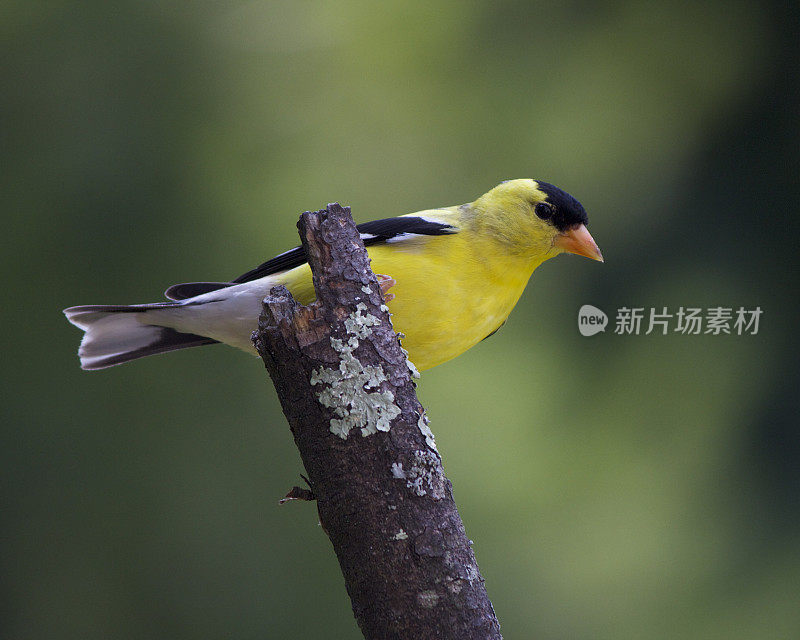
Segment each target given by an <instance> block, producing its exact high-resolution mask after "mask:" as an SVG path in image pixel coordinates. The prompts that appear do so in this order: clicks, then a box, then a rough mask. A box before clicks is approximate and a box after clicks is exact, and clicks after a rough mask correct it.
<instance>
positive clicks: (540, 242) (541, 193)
mask: <svg viewBox="0 0 800 640" xmlns="http://www.w3.org/2000/svg"><path fill="white" fill-rule="evenodd" d="M473 207H474V208H475V209H477V210H478V211H479V212H480V217H481V218H482V219H483V220H482V221H483V222H484V223H485V224H488V225H490V226H491V228H492V233H493V235H494V236H495V237H497V238H498V239H499V240H500V241H501V242H504V243H505V244H507V245H508V246H509V247H510V248H511V249H516V250H521V251H524V252H525V253H530V254H532V255H536V256H538V257H541V258H542V259H543V260H546V259H547V258H552V257H553V256H556V255H558V254H559V253H564V252H566V253H575V254H577V255H579V256H586V257H587V258H591V259H592V260H599V261H600V262H602V261H603V256H602V254H601V253H600V249H599V248H598V246H597V243H596V242H595V241H594V238H592V236H591V235H590V234H589V231H588V230H587V229H586V225H587V224H588V222H589V218H588V216H587V215H586V210H585V209H584V208H583V205H581V203H580V202H578V201H577V200H576V199H575V198H573V197H572V196H571V195H569V194H568V193H566V192H565V191H562V190H561V189H559V188H558V187H554V186H553V185H552V184H549V183H547V182H542V181H537V180H530V179H527V178H525V179H519V180H506V181H505V182H502V183H500V184H499V185H497V186H496V187H495V188H494V189H492V190H491V191H489V192H487V193H485V194H484V195H482V196H481V197H480V198H478V199H477V200H476V201H475V202H474V203H473Z"/></svg>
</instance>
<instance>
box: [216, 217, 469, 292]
mask: <svg viewBox="0 0 800 640" xmlns="http://www.w3.org/2000/svg"><path fill="white" fill-rule="evenodd" d="M356 228H357V229H358V232H359V233H360V234H361V239H362V240H363V241H364V244H365V245H366V246H368V247H369V246H372V245H374V244H379V243H381V242H387V241H390V240H393V239H394V240H400V239H401V236H410V235H421V236H441V235H446V234H448V233H457V232H458V229H457V228H456V227H453V226H451V225H449V224H446V223H444V222H436V221H435V220H426V219H425V218H420V217H417V216H402V217H398V218H384V219H383V220H373V221H372V222H365V223H363V224H359V225H357V226H356ZM305 263H306V252H305V251H304V250H303V247H295V248H294V249H291V250H289V251H286V252H285V253H281V254H280V255H277V256H275V257H274V258H272V260H267V261H266V262H265V263H263V264H260V265H259V266H257V267H256V268H255V269H252V270H250V271H248V272H247V273H243V274H242V275H240V276H239V277H238V278H236V279H234V280H231V282H232V283H234V284H241V283H242V282H251V281H252V280H258V279H259V278H263V277H264V276H271V275H272V274H273V273H279V272H281V271H286V270H287V269H294V268H295V267H299V266H300V265H301V264H305Z"/></svg>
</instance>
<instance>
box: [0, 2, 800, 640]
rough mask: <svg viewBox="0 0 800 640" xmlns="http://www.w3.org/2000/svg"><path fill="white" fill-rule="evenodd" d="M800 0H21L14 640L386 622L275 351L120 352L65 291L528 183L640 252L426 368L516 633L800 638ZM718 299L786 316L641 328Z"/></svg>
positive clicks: (170, 277) (458, 479)
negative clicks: (289, 494)
mask: <svg viewBox="0 0 800 640" xmlns="http://www.w3.org/2000/svg"><path fill="white" fill-rule="evenodd" d="M790 5H791V3H783V2H774V3H767V2H761V3H758V2H722V1H719V2H700V3H691V4H690V3H682V2H674V1H669V0H666V1H664V0H661V1H658V2H634V1H630V2H605V3H589V2H582V1H577V0H575V1H572V2H555V1H552V2H538V3H528V2H502V1H501V2H491V3H490V2H470V3H462V2H425V3H409V2H387V3H381V4H377V3H367V2H341V1H339V2H310V1H295V2H291V3H288V2H285V3H284V2H274V3H270V2H230V1H211V0H207V1H193V2H164V1H163V0H159V1H155V0H153V1H141V0H128V1H125V0H115V1H113V2H105V1H104V2H100V1H94V2H82V3H75V2H64V1H59V0H51V1H48V2H41V3H33V2H29V0H10V1H7V2H5V3H3V8H2V10H0V52H1V55H2V61H3V62H2V65H1V66H0V82H1V83H2V84H1V87H2V90H0V118H1V120H2V127H1V132H2V133H1V135H2V146H1V147H0V153H2V156H3V162H2V166H3V169H2V172H0V182H1V183H2V189H0V199H2V214H3V220H4V224H3V245H4V248H3V250H2V253H1V254H0V255H1V256H2V257H1V258H0V259H2V264H3V274H4V280H5V291H6V295H4V299H3V305H2V306H3V310H2V318H3V324H4V330H3V331H2V341H3V346H2V348H3V352H2V353H3V356H2V362H3V365H4V369H5V373H4V377H3V380H4V382H3V402H2V411H3V420H2V441H0V462H2V466H3V476H4V483H3V489H2V512H3V513H2V525H0V527H2V529H1V531H2V545H0V562H2V564H1V565H0V575H2V578H0V580H2V588H3V602H4V609H5V610H6V611H5V614H4V615H3V618H4V620H5V622H4V623H3V624H4V626H5V630H4V631H2V632H0V634H1V635H2V637H4V638H13V639H21V638H42V639H44V638H47V639H50V638H83V639H85V638H172V639H183V638H187V639H188V638H227V637H230V638H358V637H360V635H359V632H358V630H357V628H356V625H355V623H354V620H353V618H352V614H351V612H350V608H349V601H348V599H347V596H346V594H345V590H344V586H343V581H342V578H341V575H340V574H339V570H338V566H337V564H336V560H335V558H334V555H333V553H332V550H331V547H330V544H329V543H328V541H327V539H326V538H325V536H324V534H323V532H322V531H321V530H320V528H319V526H318V525H317V518H316V510H315V509H314V507H313V506H311V505H305V504H291V505H288V506H284V507H278V506H277V503H276V501H277V499H278V498H279V497H280V496H282V495H283V494H284V493H285V492H286V491H287V490H288V489H289V488H290V487H291V486H292V485H293V484H296V483H297V482H298V477H299V474H300V473H301V472H302V467H301V465H300V462H299V457H298V454H297V452H296V450H295V448H294V445H293V443H292V440H291V437H290V434H289V431H288V429H287V426H286V424H285V421H284V419H283V416H282V414H281V412H280V409H279V406H278V403H277V400H276V398H275V393H274V390H273V389H272V387H271V384H270V382H269V380H268V379H267V376H266V372H265V371H264V369H263V366H262V364H261V363H260V361H259V360H257V359H255V358H250V357H248V356H246V355H244V354H242V353H240V352H237V351H234V350H232V349H228V348H224V347H217V346H215V347H208V348H203V349H196V350H188V351H183V352H178V353H174V354H171V355H169V356H166V357H159V358H150V359H145V360H141V361H138V362H135V363H133V364H130V365H126V366H124V367H119V368H115V369H112V370H108V371H102V372H97V373H85V372H83V371H81V370H80V369H79V368H78V361H77V358H76V355H75V351H76V349H77V346H78V340H79V335H80V334H79V332H78V330H76V329H75V328H74V327H72V326H70V325H68V324H67V322H66V321H65V320H64V318H63V316H62V315H61V309H62V308H63V307H66V306H70V305H74V304H86V303H132V302H148V301H155V300H158V299H160V296H161V291H163V290H164V289H165V288H166V286H168V285H170V284H172V283H175V282H183V281H187V280H218V279H225V278H230V277H233V276H236V275H237V274H239V273H241V272H243V271H245V270H247V269H249V268H250V267H252V266H254V265H256V264H258V263H259V262H261V261H262V260H264V259H266V258H267V257H270V256H272V255H274V254H275V253H278V252H280V251H282V250H284V249H286V248H288V247H290V246H294V244H296V242H297V237H296V231H295V227H294V225H295V222H296V220H297V216H298V214H299V213H300V212H301V211H303V210H305V209H315V208H319V207H321V206H323V205H324V204H325V203H327V202H329V201H339V202H342V203H345V204H349V205H351V206H352V207H353V211H354V215H355V217H356V219H357V220H358V221H366V220H369V219H371V218H375V217H385V216H390V215H394V214H401V213H406V212H409V211H414V210H418V209H422V208H428V207H432V206H439V205H449V204H458V203H462V202H467V201H470V200H472V199H474V198H475V197H476V196H478V195H479V194H481V193H483V192H484V191H486V190H487V189H489V188H491V187H492V186H493V185H494V184H496V183H497V182H499V181H500V180H503V179H506V178H516V177H534V178H541V179H544V180H547V181H549V182H553V183H555V184H557V185H559V186H561V187H563V188H564V189H566V190H568V191H569V192H571V193H573V194H574V195H575V196H576V197H577V198H578V199H580V200H581V201H582V202H583V204H584V205H585V206H586V208H587V209H588V211H589V213H590V217H591V230H592V233H593V235H594V236H595V238H596V239H597V241H598V243H599V245H600V247H601V248H602V250H603V253H604V255H605V256H606V263H605V264H604V265H601V264H598V263H593V262H590V261H588V260H584V259H580V258H577V257H574V256H568V257H561V258H558V259H556V260H552V261H550V262H548V263H546V264H545V265H543V266H542V267H541V268H540V269H539V270H538V271H537V272H536V275H535V276H534V278H533V281H532V283H531V286H529V288H528V290H527V292H526V293H525V295H524V296H523V298H522V300H521V301H520V303H519V305H518V307H517V309H516V310H515V312H514V313H513V314H512V316H511V318H510V320H509V322H508V323H507V325H506V326H505V328H504V329H503V330H502V331H500V332H499V333H498V334H497V335H496V336H495V337H493V338H492V339H491V340H489V341H486V342H484V343H481V344H480V345H479V346H477V347H476V348H475V349H473V350H471V351H470V352H469V353H467V354H465V355H463V356H461V357H459V358H458V359H457V360H455V361H453V362H451V363H448V364H446V365H443V366H441V367H439V368H437V369H434V370H431V371H429V372H427V373H425V374H424V375H423V379H422V381H421V384H420V386H419V392H420V397H421V400H422V402H423V404H424V405H425V406H426V407H427V409H428V412H429V414H430V416H431V418H432V427H433V429H434V432H435V433H436V437H437V441H438V443H439V446H440V450H441V451H442V452H443V456H444V461H445V467H446V470H447V472H448V474H449V476H450V478H451V479H452V481H453V484H454V486H455V494H456V499H457V501H458V504H459V508H460V511H461V514H462V517H463V519H464V522H465V524H466V527H467V531H468V534H469V536H470V537H471V538H472V539H473V540H474V541H475V549H476V552H477V556H478V560H479V562H480V565H481V569H482V571H483V574H484V576H485V578H486V583H487V587H488V590H489V593H490V596H491V598H492V600H493V602H494V605H495V608H496V611H497V614H498V616H499V618H500V621H501V624H502V626H503V632H504V634H505V636H506V637H508V638H547V639H598V638H601V639H605V638H608V639H612V638H613V639H620V638H631V639H633V638H636V639H639V638H665V639H666V638H670V639H672V638H725V639H731V638H743V639H744V638H748V639H749V638H759V639H762V638H796V637H800V606H798V602H799V601H800V500H799V499H798V496H800V434H799V433H798V424H797V423H798V419H797V416H798V414H800V406H799V403H798V389H800V375H799V374H798V366H797V365H798V355H799V354H798V346H797V345H798V339H797V335H796V334H795V333H794V332H795V330H796V329H795V327H796V325H797V318H798V313H799V312H800V309H798V306H799V305H798V275H797V272H798V265H797V233H798V228H797V227H798V224H797V220H798V217H797V204H796V203H797V196H798V193H797V178H798V175H800V171H799V170H798V164H797V155H798V154H797V150H798V146H799V145H800V135H798V127H797V122H798V106H800V105H798V95H800V92H799V91H798V76H799V75H800V73H799V71H800V69H798V56H797V53H796V50H795V49H794V46H795V45H796V41H797V37H798V34H797V33H796V29H795V26H796V15H793V13H792V11H793V10H796V7H794V9H792V8H791V7H790ZM586 303H590V304H594V305H596V306H598V307H600V308H601V309H604V310H605V311H606V312H607V313H609V315H610V316H612V318H611V322H612V326H611V327H610V330H609V331H607V332H606V333H602V334H599V335H597V336H595V337H592V338H584V337H582V336H581V335H580V334H579V333H578V331H577V324H576V315H577V310H578V308H579V307H580V306H581V305H582V304H586ZM718 305H722V306H726V307H738V306H744V307H746V308H754V307H755V306H761V308H762V309H763V310H764V315H763V317H762V319H761V328H760V331H759V333H758V335H756V336H736V335H732V336H726V335H721V336H710V335H709V336H684V335H670V336H668V337H663V336H659V335H650V336H644V335H640V336H619V335H614V333H613V330H611V329H613V321H614V320H613V315H614V313H615V310H616V309H617V308H618V307H622V306H640V307H645V308H648V307H658V308H660V307H662V306H667V307H670V308H672V309H673V310H675V309H676V308H677V307H679V306H696V307H708V306H718Z"/></svg>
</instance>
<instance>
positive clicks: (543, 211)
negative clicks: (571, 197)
mask: <svg viewBox="0 0 800 640" xmlns="http://www.w3.org/2000/svg"><path fill="white" fill-rule="evenodd" d="M533 212H534V213H535V214H536V215H537V216H538V217H540V218H541V219H542V220H549V219H550V218H552V217H553V206H552V205H551V204H548V203H547V202H540V203H539V204H537V205H536V206H535V207H534V208H533Z"/></svg>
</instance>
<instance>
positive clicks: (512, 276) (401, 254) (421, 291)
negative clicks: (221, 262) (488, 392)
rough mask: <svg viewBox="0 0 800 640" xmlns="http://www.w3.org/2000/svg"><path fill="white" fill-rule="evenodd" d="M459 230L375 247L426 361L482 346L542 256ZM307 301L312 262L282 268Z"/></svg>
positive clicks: (395, 316) (394, 307) (410, 345)
mask: <svg viewBox="0 0 800 640" xmlns="http://www.w3.org/2000/svg"><path fill="white" fill-rule="evenodd" d="M467 238H468V234H465V233H456V234H452V235H440V236H418V237H414V238H411V239H404V240H401V241H398V242H393V243H388V244H379V245H374V246H371V247H369V248H368V249H367V251H368V253H369V255H370V258H371V259H372V270H373V271H374V272H375V273H377V274H384V275H387V276H390V277H392V278H394V280H396V282H397V284H396V285H395V286H394V287H392V289H391V293H393V294H394V296H395V297H394V299H393V300H391V301H390V302H389V303H388V306H389V310H390V311H391V313H392V324H393V326H394V329H395V331H398V332H400V333H403V334H405V338H404V339H403V341H402V342H403V347H404V348H405V349H407V350H408V352H409V358H410V359H411V361H412V362H413V363H414V364H415V365H416V366H417V368H418V369H420V370H424V369H430V368H431V367H435V366H436V365H438V364H442V363H443V362H446V361H448V360H450V359H451V358H455V357H456V356H457V355H459V354H461V353H463V352H464V351H466V350H467V349H469V348H470V347H472V346H474V345H475V344H477V343H478V342H480V341H481V340H483V339H484V338H485V337H486V336H488V335H489V334H490V333H492V332H493V331H496V330H497V329H498V328H500V326H501V325H502V324H503V323H504V322H505V321H506V318H508V315H509V314H510V313H511V310H512V309H513V308H514V305H515V304H516V303H517V300H519V297H520V296H521V295H522V292H523V290H524V289H525V285H526V284H527V282H528V280H529V279H530V276H531V274H532V273H533V270H534V269H535V268H536V267H537V266H538V265H539V264H540V263H541V260H538V261H536V260H533V259H531V258H530V257H521V256H512V255H507V254H504V253H503V252H502V251H498V249H497V247H496V246H489V245H490V244H491V243H492V240H491V238H486V239H481V238H476V237H475V235H474V234H473V235H472V237H471V238H469V240H468V239H467ZM281 280H282V283H283V284H285V285H286V286H287V287H288V288H289V290H290V291H291V292H292V295H293V296H294V297H295V298H296V299H297V300H298V301H299V302H301V303H302V304H308V303H310V302H312V301H313V300H314V298H315V294H314V288H313V285H312V283H311V271H310V269H309V267H308V265H303V266H301V267H297V268H295V269H292V270H290V271H287V272H286V273H285V274H282V278H281Z"/></svg>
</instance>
